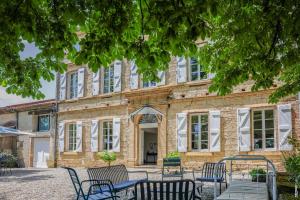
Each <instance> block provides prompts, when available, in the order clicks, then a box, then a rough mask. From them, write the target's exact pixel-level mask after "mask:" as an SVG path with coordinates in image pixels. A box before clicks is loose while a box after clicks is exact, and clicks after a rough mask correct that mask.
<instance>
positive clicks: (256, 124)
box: [254, 121, 262, 129]
mask: <svg viewBox="0 0 300 200" xmlns="http://www.w3.org/2000/svg"><path fill="white" fill-rule="evenodd" d="M254 129H262V121H254Z"/></svg>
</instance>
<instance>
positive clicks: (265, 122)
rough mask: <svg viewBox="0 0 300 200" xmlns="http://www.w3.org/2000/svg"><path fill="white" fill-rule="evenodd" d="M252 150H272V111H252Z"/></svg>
mask: <svg viewBox="0 0 300 200" xmlns="http://www.w3.org/2000/svg"><path fill="white" fill-rule="evenodd" d="M253 137H254V140H253V141H254V149H274V148H275V144H274V143H275V130H274V110H254V111H253Z"/></svg>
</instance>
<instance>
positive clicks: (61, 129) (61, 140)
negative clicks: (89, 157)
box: [58, 121, 82, 152]
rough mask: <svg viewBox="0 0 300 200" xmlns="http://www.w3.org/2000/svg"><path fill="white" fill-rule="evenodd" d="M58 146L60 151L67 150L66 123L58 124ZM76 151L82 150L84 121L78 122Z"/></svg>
mask: <svg viewBox="0 0 300 200" xmlns="http://www.w3.org/2000/svg"><path fill="white" fill-rule="evenodd" d="M58 148H59V152H64V151H65V123H64V122H60V123H59V125H58ZM75 152H82V121H78V122H76V147H75Z"/></svg>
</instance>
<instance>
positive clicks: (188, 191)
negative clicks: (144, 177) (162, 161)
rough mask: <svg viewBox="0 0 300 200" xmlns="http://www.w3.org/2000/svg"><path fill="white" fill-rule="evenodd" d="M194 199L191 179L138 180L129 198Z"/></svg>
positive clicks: (156, 199)
mask: <svg viewBox="0 0 300 200" xmlns="http://www.w3.org/2000/svg"><path fill="white" fill-rule="evenodd" d="M138 199H143V200H152V199H154V200H158V199H160V200H171V199H172V200H194V199H201V198H200V197H198V196H196V193H195V182H194V181H192V180H171V181H140V182H138V183H136V184H135V186H134V197H132V198H131V200H138Z"/></svg>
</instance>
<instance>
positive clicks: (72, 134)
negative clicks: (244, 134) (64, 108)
mask: <svg viewBox="0 0 300 200" xmlns="http://www.w3.org/2000/svg"><path fill="white" fill-rule="evenodd" d="M68 140H69V143H68V149H69V151H75V150H76V124H75V123H74V124H73V123H72V124H69V125H68Z"/></svg>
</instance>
